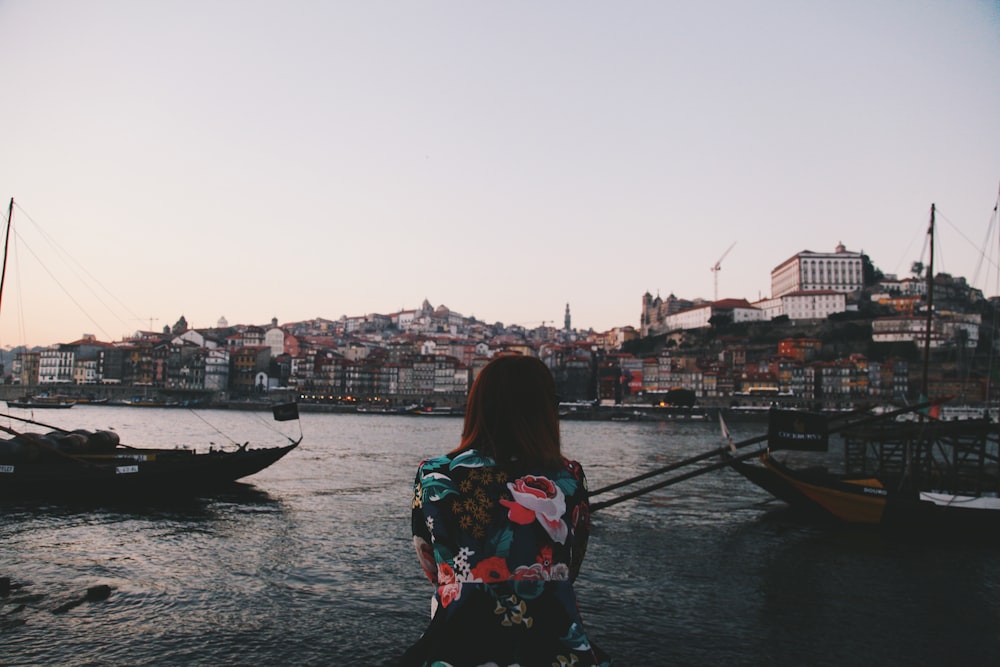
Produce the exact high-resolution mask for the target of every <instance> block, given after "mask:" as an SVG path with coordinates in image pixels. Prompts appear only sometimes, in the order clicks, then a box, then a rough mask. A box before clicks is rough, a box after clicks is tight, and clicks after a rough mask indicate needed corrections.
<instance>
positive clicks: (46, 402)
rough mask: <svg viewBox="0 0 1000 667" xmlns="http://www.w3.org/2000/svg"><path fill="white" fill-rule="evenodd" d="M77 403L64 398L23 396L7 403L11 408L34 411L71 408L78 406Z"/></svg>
mask: <svg viewBox="0 0 1000 667" xmlns="http://www.w3.org/2000/svg"><path fill="white" fill-rule="evenodd" d="M76 403H77V402H76V401H75V400H73V399H71V398H64V397H62V396H22V397H21V398H13V399H10V400H8V401H7V407H9V408H24V409H27V410H33V409H35V408H71V407H73V406H74V405H76Z"/></svg>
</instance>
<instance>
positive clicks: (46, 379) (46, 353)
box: [38, 346, 76, 384]
mask: <svg viewBox="0 0 1000 667" xmlns="http://www.w3.org/2000/svg"><path fill="white" fill-rule="evenodd" d="M75 362H76V352H74V351H73V350H72V349H70V348H68V347H67V348H65V349H64V348H63V347H62V346H59V347H52V348H48V349H46V350H42V351H41V352H40V353H39V355H38V381H39V383H41V384H70V383H72V382H73V366H74V364H75Z"/></svg>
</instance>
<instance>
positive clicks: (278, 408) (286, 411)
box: [271, 403, 299, 422]
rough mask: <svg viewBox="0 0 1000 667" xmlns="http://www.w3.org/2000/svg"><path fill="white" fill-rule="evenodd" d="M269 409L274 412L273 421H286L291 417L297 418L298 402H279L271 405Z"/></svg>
mask: <svg viewBox="0 0 1000 667" xmlns="http://www.w3.org/2000/svg"><path fill="white" fill-rule="evenodd" d="M271 409H272V411H273V412H274V420H275V421H279V422H286V421H290V420H292V419H298V418H299V404H298V403H279V404H277V405H275V406H273V407H272V408H271Z"/></svg>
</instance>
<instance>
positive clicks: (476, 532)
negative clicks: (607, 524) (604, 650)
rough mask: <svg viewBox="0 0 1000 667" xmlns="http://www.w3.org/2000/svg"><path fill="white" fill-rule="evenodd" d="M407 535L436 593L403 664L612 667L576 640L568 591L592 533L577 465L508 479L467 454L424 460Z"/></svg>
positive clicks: (578, 625)
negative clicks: (429, 617)
mask: <svg viewBox="0 0 1000 667" xmlns="http://www.w3.org/2000/svg"><path fill="white" fill-rule="evenodd" d="M412 527H413V535H414V538H413V540H414V545H415V547H416V550H417V554H418V557H419V559H420V564H421V566H422V567H423V570H424V573H425V574H426V575H427V578H428V579H430V581H431V582H432V583H434V584H435V585H436V586H437V590H436V593H435V595H434V599H433V602H432V614H433V618H432V621H431V625H430V627H429V628H428V629H427V631H426V632H425V633H424V636H423V637H421V640H420V641H419V642H418V643H417V645H415V646H414V647H413V648H411V650H410V652H408V654H407V655H408V656H410V658H409V662H404V664H416V665H427V666H433V667H443V666H446V665H456V666H457V665H463V666H464V665H486V664H491V665H522V666H526V665H546V666H547V665H556V666H559V667H561V666H563V665H597V664H610V663H608V662H605V661H604V660H603V658H601V657H600V656H601V655H602V654H600V653H599V652H598V651H596V649H595V648H594V647H592V646H591V644H590V641H589V640H588V638H587V635H586V633H585V632H584V629H583V624H582V622H581V619H580V616H579V612H578V610H577V604H576V596H575V593H574V591H573V587H572V583H571V582H572V580H573V579H575V578H576V574H577V572H578V570H579V567H580V564H581V562H582V561H583V555H584V552H585V550H586V545H587V537H588V535H589V531H590V514H589V510H588V504H587V482H586V477H585V475H584V473H583V468H582V467H581V466H580V464H579V463H577V462H575V461H571V460H569V459H565V458H564V459H563V461H562V465H561V466H560V467H558V468H556V469H551V470H537V471H532V472H531V473H525V474H520V475H516V476H515V475H512V474H510V473H508V472H506V471H505V470H503V469H501V468H500V467H499V466H497V464H496V463H495V462H494V460H493V459H492V458H490V457H489V456H486V455H483V454H481V453H480V452H478V451H477V450H475V449H469V450H465V451H462V452H459V453H457V454H454V453H453V454H448V455H445V456H440V457H437V458H433V459H429V460H426V461H424V462H422V463H421V464H420V467H419V469H418V471H417V476H416V480H415V482H414V494H413V514H412Z"/></svg>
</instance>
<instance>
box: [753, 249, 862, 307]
mask: <svg viewBox="0 0 1000 667" xmlns="http://www.w3.org/2000/svg"><path fill="white" fill-rule="evenodd" d="M862 287H864V274H863V272H862V262H861V253H860V252H851V251H849V250H847V249H846V248H844V244H843V243H838V244H837V247H836V248H835V249H834V251H833V252H832V253H829V252H828V253H823V252H813V251H811V250H803V251H802V252H800V253H798V254H796V255H793V256H792V257H789V258H788V259H786V260H785V261H784V262H782V263H781V264H779V265H778V266H776V267H775V268H774V269H773V270H772V271H771V297H772V298H777V297H781V296H784V295H785V294H791V293H793V292H810V291H816V290H825V291H829V290H832V291H835V292H843V293H845V294H850V293H851V292H856V291H858V290H860V289H861V288H862Z"/></svg>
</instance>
